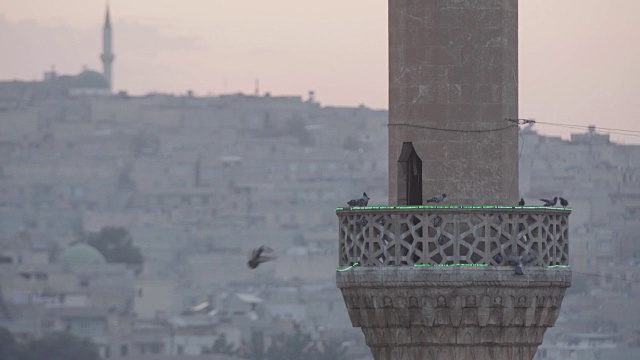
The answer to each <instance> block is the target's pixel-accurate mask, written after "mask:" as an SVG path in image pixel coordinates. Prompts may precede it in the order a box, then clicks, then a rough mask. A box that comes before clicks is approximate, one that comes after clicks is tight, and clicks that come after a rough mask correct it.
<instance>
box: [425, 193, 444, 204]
mask: <svg viewBox="0 0 640 360" xmlns="http://www.w3.org/2000/svg"><path fill="white" fill-rule="evenodd" d="M446 197H447V194H440V195H438V196H434V197H432V198H431V199H429V200H427V202H428V203H430V202H434V203H436V204H437V203H439V202H441V201H442V200H444V198H446Z"/></svg>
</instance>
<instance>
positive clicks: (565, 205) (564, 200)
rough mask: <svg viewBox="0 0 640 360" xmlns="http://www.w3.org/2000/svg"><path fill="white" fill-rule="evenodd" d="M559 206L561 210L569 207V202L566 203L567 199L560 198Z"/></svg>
mask: <svg viewBox="0 0 640 360" xmlns="http://www.w3.org/2000/svg"><path fill="white" fill-rule="evenodd" d="M560 205H562V207H563V208H566V207H567V206H568V205H569V201H567V199H565V198H563V197H562V196H561V197H560Z"/></svg>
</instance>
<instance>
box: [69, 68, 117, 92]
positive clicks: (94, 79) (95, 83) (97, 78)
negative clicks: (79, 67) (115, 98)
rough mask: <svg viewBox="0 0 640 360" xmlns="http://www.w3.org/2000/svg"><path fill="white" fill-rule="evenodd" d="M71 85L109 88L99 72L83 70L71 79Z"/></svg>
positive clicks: (80, 87)
mask: <svg viewBox="0 0 640 360" xmlns="http://www.w3.org/2000/svg"><path fill="white" fill-rule="evenodd" d="M71 87H72V88H76V89H109V83H108V82H107V80H106V79H105V78H104V76H103V75H102V74H100V73H99V72H97V71H93V70H84V71H83V72H81V73H80V74H78V75H77V76H75V77H74V78H73V79H71Z"/></svg>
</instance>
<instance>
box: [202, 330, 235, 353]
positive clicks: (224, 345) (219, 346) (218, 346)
mask: <svg viewBox="0 0 640 360" xmlns="http://www.w3.org/2000/svg"><path fill="white" fill-rule="evenodd" d="M237 352H238V350H237V349H236V346H235V344H234V343H233V342H231V341H228V340H227V336H226V335H225V334H224V333H222V334H220V336H218V338H217V339H216V341H215V342H214V343H213V345H212V346H211V347H210V348H209V349H207V350H205V351H204V352H203V353H205V354H224V355H234V354H235V353H237Z"/></svg>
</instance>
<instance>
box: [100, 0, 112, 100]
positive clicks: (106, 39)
mask: <svg viewBox="0 0 640 360" xmlns="http://www.w3.org/2000/svg"><path fill="white" fill-rule="evenodd" d="M114 58H115V56H114V55H113V52H111V17H110V16H109V7H108V6H107V16H106V18H105V20H104V30H103V33H102V55H101V56H100V59H101V60H102V67H103V73H104V78H105V79H106V80H107V82H108V83H109V89H111V88H112V86H113V79H112V72H111V65H112V64H113V59H114Z"/></svg>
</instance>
